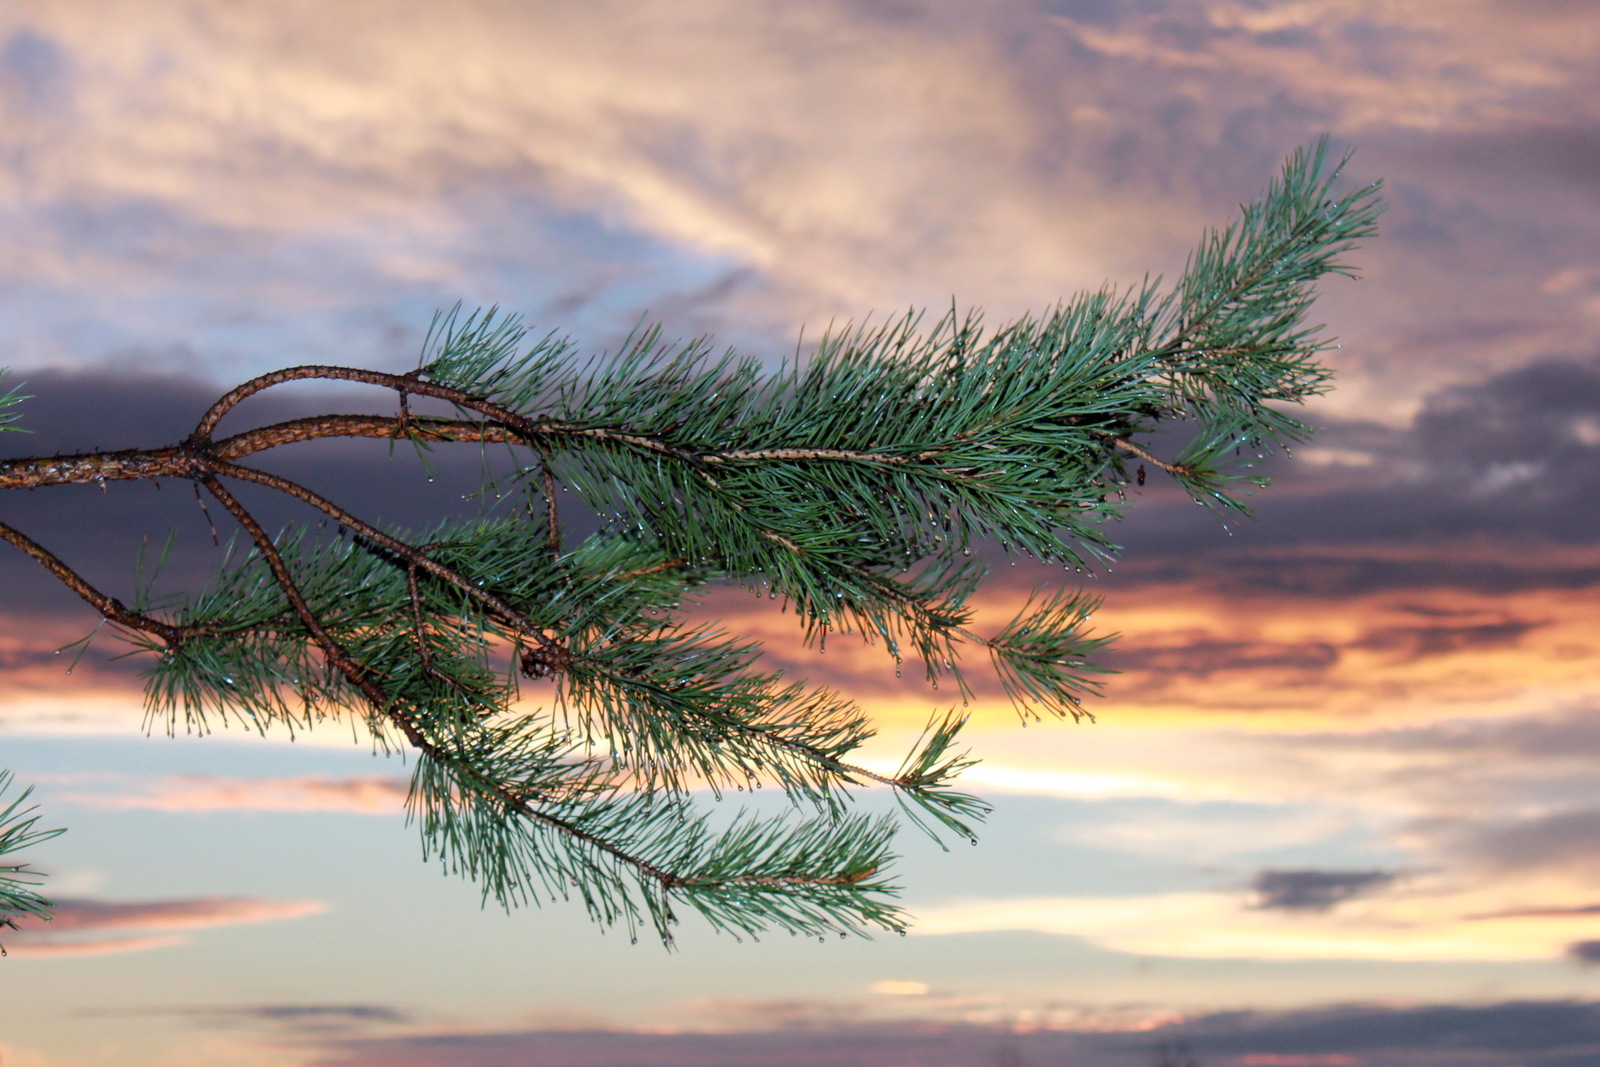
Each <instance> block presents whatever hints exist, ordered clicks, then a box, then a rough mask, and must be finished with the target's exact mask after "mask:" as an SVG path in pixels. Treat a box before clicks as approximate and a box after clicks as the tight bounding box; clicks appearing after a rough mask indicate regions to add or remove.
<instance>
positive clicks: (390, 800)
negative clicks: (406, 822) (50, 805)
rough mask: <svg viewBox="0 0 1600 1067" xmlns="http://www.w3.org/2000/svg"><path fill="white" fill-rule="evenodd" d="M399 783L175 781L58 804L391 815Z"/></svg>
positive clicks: (374, 779)
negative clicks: (142, 789)
mask: <svg viewBox="0 0 1600 1067" xmlns="http://www.w3.org/2000/svg"><path fill="white" fill-rule="evenodd" d="M407 791H408V790H407V785H406V782H405V780H404V779H403V778H395V777H386V776H379V775H366V776H361V777H347V778H329V777H322V776H317V775H306V776H303V777H298V778H223V777H217V776H212V775H174V776H168V777H164V778H158V779H156V780H154V781H153V782H151V783H150V784H149V787H148V788H147V789H146V790H145V791H143V792H81V791H79V792H65V793H62V794H61V795H60V796H59V797H58V799H59V800H62V801H66V802H68V803H73V804H81V805H84V806H86V807H95V808H115V809H143V810H148V811H165V812H210V811H259V812H338V813H341V814H350V815H394V814H397V813H398V812H400V811H401V810H402V809H403V808H404V805H405V799H406V795H407Z"/></svg>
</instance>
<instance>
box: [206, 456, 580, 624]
mask: <svg viewBox="0 0 1600 1067" xmlns="http://www.w3.org/2000/svg"><path fill="white" fill-rule="evenodd" d="M207 468H208V470H209V471H210V472H213V473H216V474H221V475H225V476H227V477H230V478H238V479H239V480H241V481H247V482H254V483H256V484H257V485H264V486H267V487H268V488H270V489H276V490H278V491H279V492H280V493H285V494H287V495H289V496H292V497H294V498H295V499H296V500H300V501H302V502H304V503H306V504H309V505H311V506H312V507H314V508H316V509H317V510H318V511H320V512H322V513H323V514H325V515H327V516H329V517H330V518H334V519H337V520H338V521H339V522H341V523H343V524H344V525H345V526H348V527H349V528H350V529H351V530H353V531H355V532H356V533H357V534H359V535H360V536H361V537H363V538H365V539H367V540H368V541H371V542H372V543H373V544H375V545H378V546H379V547H380V548H383V549H385V550H386V551H388V552H392V553H393V554H394V555H396V556H398V557H400V559H401V560H403V561H405V563H406V564H408V565H410V566H414V567H417V568H418V569H420V570H424V571H427V572H428V573H429V574H431V575H433V576H434V577H436V578H439V579H441V580H442V581H445V582H448V583H449V584H451V585H453V586H455V587H456V588H457V589H460V590H461V591H462V592H464V593H466V594H467V595H468V596H470V597H472V598H473V599H474V600H476V601H478V602H479V603H480V604H482V605H484V606H485V607H487V608H489V609H490V610H492V611H493V612H494V613H495V614H496V615H497V616H501V617H502V618H503V620H504V621H505V622H506V623H507V624H508V625H510V626H512V627H513V628H515V629H516V630H517V631H518V632H519V633H521V634H524V635H526V636H528V637H531V638H533V639H534V640H536V641H538V642H539V643H540V644H541V645H546V646H549V645H554V644H557V643H558V642H556V641H555V639H554V638H551V637H549V636H548V635H546V634H545V632H544V631H543V630H542V629H540V628H539V627H538V626H535V625H534V624H533V622H532V621H531V620H530V619H528V618H527V616H525V615H523V614H522V612H520V611H518V610H517V609H516V608H514V607H513V606H511V605H510V604H508V603H507V602H506V601H505V600H503V599H501V598H500V597H498V596H495V595H494V594H493V593H491V592H489V591H488V590H486V589H482V588H480V587H479V586H477V585H476V584H474V583H473V582H471V581H469V580H468V579H467V578H465V577H464V576H463V575H461V574H460V573H459V572H457V571H456V570H454V569H452V568H450V567H447V566H445V565H444V564H442V563H440V562H438V561H437V560H435V559H433V558H431V557H430V556H428V555H427V554H426V553H424V552H422V551H420V550H418V549H417V548H416V547H415V546H414V545H410V544H407V543H406V542H404V541H401V540H400V539H399V538H396V537H391V536H389V535H388V534H386V533H384V532H383V531H382V530H380V529H378V528H377V527H376V526H372V525H371V524H369V523H367V522H364V521H362V520H361V519H359V518H357V517H356V516H355V515H352V514H351V513H350V512H348V511H346V510H345V509H343V508H341V507H340V506H339V505H337V504H335V503H334V502H333V501H331V500H329V499H328V498H326V497H324V496H322V495H320V494H318V493H315V492H313V491H311V490H310V489H307V488H306V487H305V486H303V485H300V484H299V483H298V482H292V481H290V480H289V479H287V478H282V477H279V476H278V475H276V474H268V473H267V472H266V471H258V470H256V469H255V468H253V467H241V466H239V465H238V464H235V463H224V462H221V461H213V462H211V463H208V464H207Z"/></svg>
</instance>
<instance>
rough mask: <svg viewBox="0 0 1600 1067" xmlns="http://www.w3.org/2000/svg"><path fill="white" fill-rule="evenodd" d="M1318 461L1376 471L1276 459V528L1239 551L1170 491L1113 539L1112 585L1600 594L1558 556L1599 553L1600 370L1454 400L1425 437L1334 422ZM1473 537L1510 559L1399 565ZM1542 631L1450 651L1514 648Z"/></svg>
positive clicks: (1473, 390)
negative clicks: (1347, 460) (1517, 640)
mask: <svg viewBox="0 0 1600 1067" xmlns="http://www.w3.org/2000/svg"><path fill="white" fill-rule="evenodd" d="M1308 447H1309V448H1315V449H1320V450H1322V451H1323V454H1324V455H1334V456H1339V455H1344V456H1349V457H1352V458H1357V457H1359V458H1361V462H1360V463H1359V464H1339V463H1309V462H1303V461H1299V460H1286V459H1285V458H1283V457H1276V458H1273V459H1269V461H1268V462H1267V463H1266V464H1264V465H1263V466H1262V468H1261V470H1262V471H1263V472H1264V473H1266V474H1268V475H1269V476H1271V477H1272V478H1273V479H1274V483H1275V484H1274V485H1273V487H1272V488H1270V489H1268V490H1267V491H1266V492H1265V493H1263V494H1261V495H1260V496H1259V497H1258V498H1257V499H1256V500H1255V501H1253V503H1254V504H1255V506H1256V507H1257V510H1258V511H1259V513H1260V515H1261V519H1260V521H1259V522H1248V521H1246V522H1239V523H1230V526H1231V536H1228V535H1224V534H1223V532H1222V531H1221V529H1220V526H1219V524H1218V522H1217V519H1216V517H1215V516H1213V515H1211V514H1209V513H1207V512H1205V511H1203V510H1202V509H1199V508H1196V507H1195V506H1194V505H1193V504H1191V503H1188V501H1187V500H1186V499H1183V498H1182V497H1181V495H1180V494H1175V493H1173V492H1171V491H1170V489H1169V488H1168V487H1165V486H1162V487H1155V486H1152V489H1151V490H1150V491H1148V492H1147V493H1146V494H1144V495H1142V496H1135V497H1134V501H1133V502H1134V505H1135V506H1134V507H1132V508H1131V509H1130V510H1129V512H1128V515H1127V517H1126V518H1125V519H1124V520H1123V521H1122V522H1120V523H1119V524H1117V525H1116V526H1115V527H1114V528H1113V531H1112V532H1113V534H1114V536H1116V537H1117V538H1118V539H1119V540H1120V541H1121V542H1122V543H1123V544H1124V546H1125V551H1124V556H1123V559H1122V561H1121V562H1119V563H1118V564H1117V568H1116V574H1115V576H1114V577H1112V578H1110V579H1109V582H1108V584H1115V583H1116V582H1123V581H1201V582H1205V583H1208V584H1218V585H1222V586H1225V587H1239V588H1249V589H1251V590H1253V591H1257V592H1262V593H1272V592H1279V593H1286V594H1296V595H1304V596H1319V597H1321V596H1350V595H1359V594H1362V593H1368V592H1372V591H1375V590H1382V589H1398V588H1406V587H1417V588H1425V587H1444V588H1456V589H1462V590H1470V591H1476V592H1486V593H1495V592H1511V591H1516V590H1520V589H1530V588H1569V589H1570V588H1586V587H1589V586H1592V585H1594V584H1596V583H1600V566H1596V565H1595V564H1594V563H1593V562H1590V561H1585V560H1583V559H1581V558H1579V557H1578V556H1575V555H1572V554H1570V553H1569V554H1568V556H1566V557H1564V558H1555V557H1554V556H1553V555H1552V554H1551V553H1550V551H1549V550H1551V549H1557V548H1560V549H1570V548H1572V547H1576V546H1585V545H1592V544H1594V543H1595V542H1596V541H1597V539H1600V510H1597V509H1596V508H1595V507H1594V501H1595V500H1597V499H1600V359H1587V360H1570V359H1568V360H1561V359H1551V360H1545V361H1542V362H1539V363H1535V364H1531V365H1528V366H1525V367H1520V368H1517V369H1515V370H1511V371H1507V372H1505V373H1502V374H1496V375H1493V376H1490V377H1488V378H1485V379H1483V380H1480V381H1477V382H1474V383H1470V384H1467V385H1460V386H1455V387H1452V388H1450V389H1447V390H1442V391H1440V392H1438V393H1436V394H1434V395H1433V396H1431V397H1430V398H1429V399H1428V400H1427V401H1426V403H1425V404H1424V405H1423V406H1422V408H1421V409H1420V411H1419V412H1418V414H1417V416H1416V417H1415V419H1414V421H1413V423H1412V424H1411V425H1410V426H1404V427H1384V426H1380V425H1377V424H1373V423H1369V422H1359V421H1355V422H1351V421H1338V420H1335V421H1332V422H1330V423H1329V424H1327V425H1326V426H1325V427H1323V428H1322V429H1321V431H1320V432H1319V433H1318V434H1317V437H1316V439H1315V440H1314V442H1313V444H1312V445H1311V446H1308ZM1472 537H1477V538H1480V539H1481V540H1482V541H1483V542H1484V543H1486V544H1500V545H1503V546H1504V554H1503V556H1502V558H1499V559H1495V558H1493V557H1489V556H1486V555H1484V554H1481V553H1480V554H1478V555H1475V556H1474V557H1473V558H1453V557H1452V556H1451V554H1450V553H1449V552H1448V551H1436V552H1432V551H1413V552H1411V553H1409V554H1404V553H1399V552H1395V551H1393V549H1396V548H1412V549H1417V548H1421V547H1423V546H1429V545H1434V544H1437V543H1441V542H1442V543H1445V544H1451V543H1459V542H1460V541H1462V540H1463V539H1466V538H1472ZM1364 550H1365V551H1364ZM1528 622H1531V620H1521V621H1513V620H1508V621H1507V625H1508V626H1510V627H1511V629H1509V630H1505V631H1503V632H1498V633H1496V632H1491V631H1481V632H1480V633H1478V634H1477V635H1476V637H1474V636H1473V635H1470V634H1468V633H1466V632H1464V631H1463V632H1461V633H1457V634H1455V635H1454V636H1453V637H1450V638H1449V639H1451V640H1475V639H1476V640H1485V641H1493V640H1498V639H1506V640H1510V639H1513V638H1514V636H1515V629H1516V627H1518V626H1522V625H1525V624H1526V623H1528ZM1392 636H1393V637H1394V638H1395V639H1400V635H1398V634H1397V635H1392ZM1435 636H1437V637H1440V638H1444V636H1445V635H1443V634H1442V633H1441V634H1439V635H1435ZM1414 637H1415V639H1416V640H1418V641H1420V642H1422V643H1423V644H1426V643H1427V641H1428V640H1429V637H1428V635H1427V634H1425V633H1422V632H1421V631H1419V632H1418V633H1417V634H1416V635H1414Z"/></svg>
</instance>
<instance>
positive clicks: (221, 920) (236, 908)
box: [6, 897, 327, 956]
mask: <svg viewBox="0 0 1600 1067" xmlns="http://www.w3.org/2000/svg"><path fill="white" fill-rule="evenodd" d="M326 907H327V906H326V905H325V904H322V903H319V902H316V901H275V900H257V899H252V898H246V897H203V898H196V899H190V900H158V901H138V902H133V901H107V900H94V899H87V898H64V899H59V900H57V901H55V907H54V908H53V909H52V913H53V916H52V921H51V922H49V923H48V924H47V923H45V922H43V921H42V920H38V919H18V920H17V933H16V934H14V935H13V936H12V937H11V938H8V942H9V943H8V944H7V945H6V948H7V951H9V952H11V953H13V954H15V955H19V956H101V955H108V954H113V953H121V952H138V951H143V950H145V949H151V948H167V947H170V946H173V945H179V944H183V943H184V942H185V941H186V940H187V939H186V938H184V937H182V936H174V935H172V934H170V933H166V931H176V930H182V931H189V930H204V929H209V928H212V927H218V926H238V925H242V924H248V923H262V922H279V921H282V920H287V919H299V918H304V917H305V916H308V915H316V914H319V913H320V912H322V911H324V910H326ZM106 934H117V935H121V936H115V937H106V936H104V935H106ZM62 935H67V936H65V937H63V936H62Z"/></svg>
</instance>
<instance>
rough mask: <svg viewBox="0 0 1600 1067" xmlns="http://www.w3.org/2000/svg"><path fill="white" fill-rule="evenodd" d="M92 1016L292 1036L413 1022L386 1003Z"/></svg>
mask: <svg viewBox="0 0 1600 1067" xmlns="http://www.w3.org/2000/svg"><path fill="white" fill-rule="evenodd" d="M80 1014H82V1015H84V1016H89V1017H104V1016H117V1015H136V1016H175V1017H178V1018H181V1019H186V1020H190V1021H193V1022H195V1023H198V1024H200V1025H202V1026H207V1027H214V1028H226V1029H261V1028H268V1029H271V1030H273V1031H275V1032H278V1033H288V1034H306V1035H309V1034H333V1033H345V1032H350V1031H357V1030H364V1029H371V1028H373V1027H375V1026H383V1025H392V1024H399V1023H405V1022H408V1021H410V1018H411V1017H410V1015H408V1014H407V1013H406V1012H403V1011H400V1010H398V1009H396V1008H392V1007H389V1006H388V1005H383V1004H243V1005H222V1006H217V1005H205V1006H178V1007H170V1006H158V1007H137V1008H114V1009H104V1010H88V1011H84V1012H82V1013H80Z"/></svg>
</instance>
